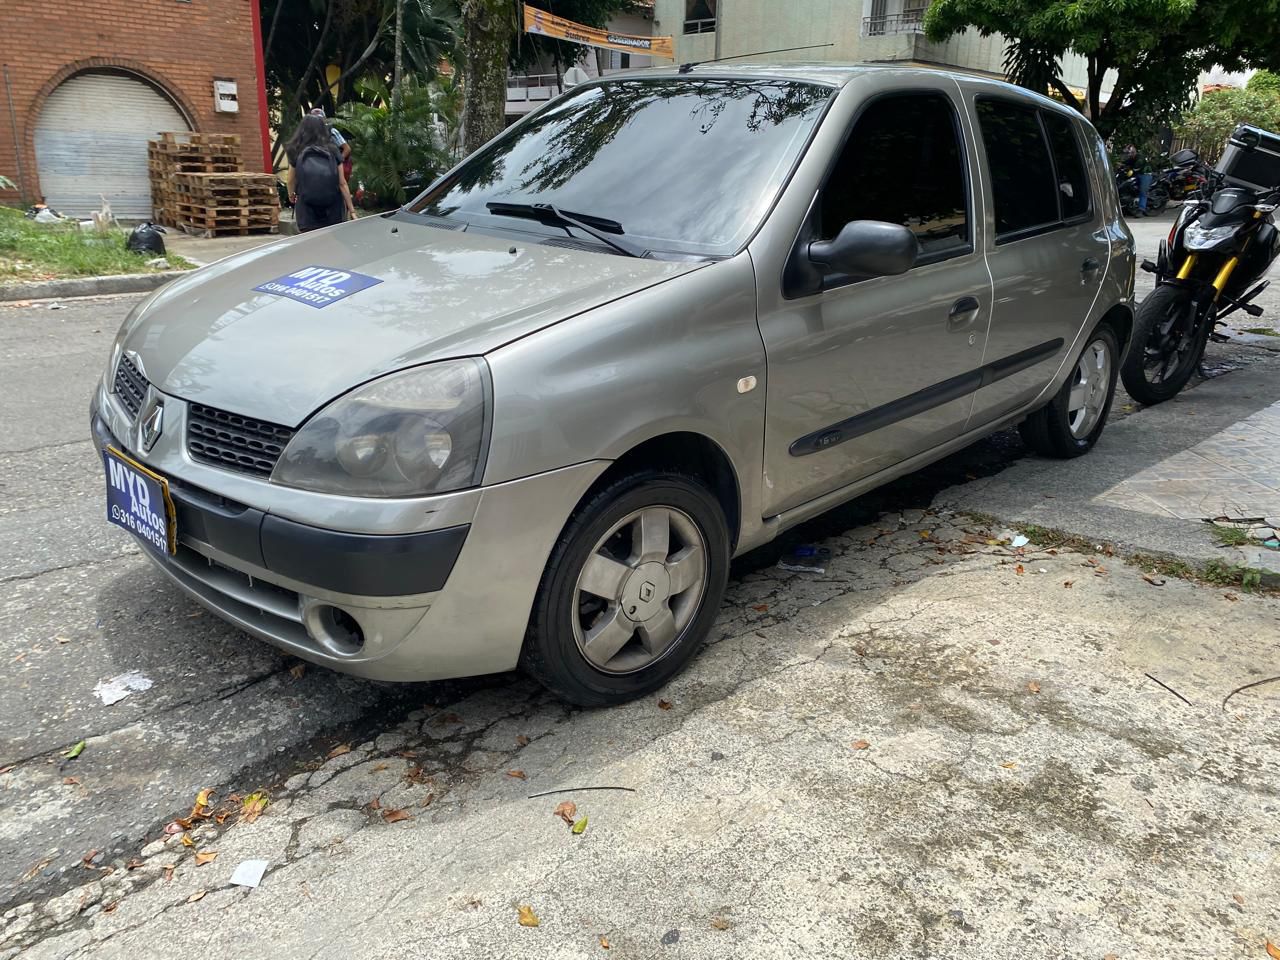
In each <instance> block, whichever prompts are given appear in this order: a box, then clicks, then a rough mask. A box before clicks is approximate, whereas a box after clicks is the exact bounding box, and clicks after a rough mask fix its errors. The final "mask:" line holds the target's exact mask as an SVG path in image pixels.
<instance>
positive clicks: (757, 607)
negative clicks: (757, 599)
mask: <svg viewBox="0 0 1280 960" xmlns="http://www.w3.org/2000/svg"><path fill="white" fill-rule="evenodd" d="M751 609H752V610H754V611H755V612H756V613H768V612H769V605H768V604H767V603H753V604H752V605H751Z"/></svg>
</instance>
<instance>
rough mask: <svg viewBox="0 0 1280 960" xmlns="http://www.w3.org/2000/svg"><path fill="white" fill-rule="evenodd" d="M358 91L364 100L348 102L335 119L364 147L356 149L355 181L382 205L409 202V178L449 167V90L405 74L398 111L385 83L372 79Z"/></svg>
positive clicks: (422, 180)
mask: <svg viewBox="0 0 1280 960" xmlns="http://www.w3.org/2000/svg"><path fill="white" fill-rule="evenodd" d="M359 92H360V95H361V99H358V100H349V101H348V102H346V103H344V104H343V105H342V106H341V107H339V108H338V115H337V117H336V118H335V120H334V126H335V127H337V128H338V129H339V130H341V131H342V132H343V134H344V135H346V136H348V137H350V138H351V139H352V140H353V141H354V142H355V143H356V144H358V145H359V149H358V150H355V151H353V153H352V157H353V159H354V167H353V170H352V180H353V181H354V182H355V184H356V185H357V186H361V187H363V188H364V189H365V190H366V191H368V192H369V193H372V194H374V195H375V196H376V197H377V198H378V200H379V201H380V202H382V203H387V204H392V203H394V204H400V203H404V201H405V200H406V199H408V191H407V189H406V183H407V182H413V183H416V184H426V183H429V182H430V181H431V180H433V179H435V177H436V175H437V174H438V173H439V172H440V171H441V170H443V169H444V168H445V167H446V166H448V163H449V158H448V154H447V153H446V151H445V134H444V132H443V130H442V129H441V128H442V127H444V126H447V124H448V120H449V118H448V116H447V115H446V110H447V109H448V108H449V97H448V91H444V92H441V91H439V90H436V89H433V87H431V86H428V85H427V84H424V83H422V82H420V81H419V80H417V79H416V78H414V77H406V78H405V79H404V80H403V81H402V82H401V84H400V97H399V108H398V109H397V108H395V107H393V106H392V103H391V91H390V90H389V89H388V88H387V85H386V84H385V83H384V82H382V81H373V80H367V81H365V82H364V83H363V84H362V85H361V90H360V91H359ZM365 100H369V101H372V102H371V103H366V102H364V101H365Z"/></svg>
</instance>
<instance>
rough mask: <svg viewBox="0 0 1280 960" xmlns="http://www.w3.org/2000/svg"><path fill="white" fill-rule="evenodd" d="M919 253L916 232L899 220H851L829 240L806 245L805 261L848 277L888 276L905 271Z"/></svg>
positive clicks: (913, 263)
mask: <svg viewBox="0 0 1280 960" xmlns="http://www.w3.org/2000/svg"><path fill="white" fill-rule="evenodd" d="M919 255H920V244H919V243H918V242H917V241H916V235H915V234H914V233H912V232H911V231H910V230H908V229H907V228H906V227H904V226H902V224H899V223H885V222H884V221H882V220H852V221H850V222H849V223H846V224H845V225H844V226H843V227H841V228H840V232H839V233H838V234H836V236H835V237H834V239H831V240H815V241H814V242H813V243H811V244H809V260H810V261H811V262H813V263H816V264H818V265H819V266H821V267H825V268H826V269H827V270H828V271H832V272H835V273H844V274H848V275H849V276H852V277H863V278H867V279H869V278H871V277H889V276H894V275H896V274H899V273H906V272H907V271H908V270H910V269H911V268H912V267H913V266H914V265H915V262H916V257H918V256H919Z"/></svg>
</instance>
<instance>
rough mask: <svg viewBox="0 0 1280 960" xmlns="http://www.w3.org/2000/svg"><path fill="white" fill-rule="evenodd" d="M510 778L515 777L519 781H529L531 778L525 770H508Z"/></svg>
mask: <svg viewBox="0 0 1280 960" xmlns="http://www.w3.org/2000/svg"><path fill="white" fill-rule="evenodd" d="M507 776H508V777H515V778H516V779H517V780H528V779H529V777H528V775H527V774H525V772H524V771H523V770H508V771H507Z"/></svg>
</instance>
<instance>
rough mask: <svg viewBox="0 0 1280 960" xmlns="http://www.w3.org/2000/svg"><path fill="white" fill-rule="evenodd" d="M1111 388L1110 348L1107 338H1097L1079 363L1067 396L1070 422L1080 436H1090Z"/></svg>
mask: <svg viewBox="0 0 1280 960" xmlns="http://www.w3.org/2000/svg"><path fill="white" fill-rule="evenodd" d="M1110 391H1111V348H1110V347H1109V346H1108V345H1107V343H1106V341H1105V340H1094V341H1093V342H1092V343H1091V344H1089V346H1087V347H1086V348H1085V351H1084V353H1083V354H1082V355H1081V356H1080V362H1079V363H1077V364H1076V370H1075V375H1074V378H1073V380H1072V383H1071V392H1070V394H1069V395H1068V397H1067V426H1068V427H1069V428H1070V430H1071V435H1072V436H1073V437H1075V438H1076V439H1077V440H1083V439H1084V438H1085V437H1087V436H1089V434H1090V433H1092V432H1093V429H1094V427H1096V426H1097V425H1098V420H1099V419H1100V418H1101V417H1102V411H1103V410H1104V409H1105V408H1106V405H1107V395H1108V394H1109V393H1110Z"/></svg>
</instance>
